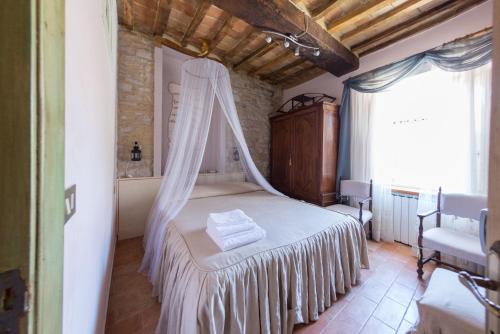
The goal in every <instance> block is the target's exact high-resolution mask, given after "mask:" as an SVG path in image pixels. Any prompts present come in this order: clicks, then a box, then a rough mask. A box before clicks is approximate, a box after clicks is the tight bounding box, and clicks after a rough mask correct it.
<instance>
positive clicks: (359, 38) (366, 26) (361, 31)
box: [118, 0, 485, 88]
mask: <svg viewBox="0 0 500 334" xmlns="http://www.w3.org/2000/svg"><path fill="white" fill-rule="evenodd" d="M484 1H485V0H365V1H360V0H336V1H335V0H293V1H292V3H293V5H294V6H292V7H293V8H289V7H290V6H291V3H290V2H288V1H286V0H252V1H250V0H240V1H236V0H232V2H231V1H229V2H228V1H216V0H215V1H214V0H212V1H206V0H197V1H196V0H118V16H119V22H120V24H122V25H124V26H126V27H128V28H129V29H131V30H135V31H139V32H142V33H145V34H148V35H151V36H156V37H157V38H158V41H159V42H161V43H163V44H165V45H167V46H170V47H174V48H177V49H178V50H181V51H182V50H187V51H188V52H191V53H192V54H198V53H201V52H202V51H204V52H205V53H208V56H209V57H211V58H213V59H217V60H219V61H221V62H223V63H224V64H226V65H227V66H231V67H233V68H234V70H236V71H244V72H246V73H248V74H249V75H251V76H255V77H258V78H259V79H262V80H264V81H267V82H269V83H271V84H276V85H281V86H283V87H285V88H288V87H293V86H295V85H298V84H300V83H302V82H305V81H308V80H310V79H312V78H314V77H316V76H318V75H320V74H322V73H324V72H325V70H328V71H329V72H331V73H334V74H336V75H339V74H343V73H346V72H349V71H352V70H355V69H356V68H357V66H358V63H357V58H356V56H359V57H363V56H365V55H367V54H369V53H372V52H375V51H377V50H380V49H382V48H384V47H387V46H389V45H391V44H393V43H395V42H397V41H399V40H401V39H404V38H407V37H409V36H411V35H413V34H415V33H418V32H420V31H422V30H425V29H428V28H430V27H432V26H434V25H436V24H439V23H441V22H443V21H445V20H448V19H450V18H452V17H455V16H457V15H459V14H460V13H462V12H464V11H466V10H468V9H470V8H472V7H474V6H476V5H478V4H480V3H482V2H484ZM224 3H229V5H224ZM235 3H236V4H237V6H234V4H235ZM270 3H272V4H273V5H272V6H269V4H270ZM214 4H215V5H214ZM256 4H257V5H256ZM216 5H219V6H220V7H222V8H225V9H226V10H228V11H229V12H228V11H224V10H222V9H220V8H219V7H217V6H216ZM245 6H253V7H254V8H250V7H249V8H245ZM255 6H261V7H262V8H259V10H261V13H263V11H264V10H267V9H269V8H268V7H274V8H273V9H274V12H272V13H270V15H271V16H270V17H271V18H272V17H273V16H272V15H275V16H274V17H276V20H268V21H267V22H268V23H269V24H274V25H275V27H276V24H279V22H284V21H283V20H281V21H280V20H279V19H283V18H282V17H281V16H282V15H283V16H285V15H288V16H287V17H285V18H284V19H286V20H289V19H290V15H295V14H296V13H293V11H294V10H295V11H297V14H298V15H303V14H302V12H305V13H306V14H307V15H308V17H310V18H311V19H312V20H310V22H311V23H310V24H309V30H311V31H312V39H309V40H312V41H314V42H317V44H318V45H320V46H321V47H322V50H323V49H324V48H325V49H326V48H327V46H326V45H327V44H328V43H329V44H328V45H330V46H331V45H333V46H332V48H331V50H326V51H332V52H335V53H342V56H343V57H345V59H347V63H349V64H348V65H349V66H346V65H345V64H342V65H340V64H341V63H340V62H337V63H333V64H334V65H331V64H330V65H329V66H325V64H324V62H322V61H321V60H320V59H318V60H317V61H316V60H315V59H314V58H311V57H310V56H309V57H308V56H306V57H302V56H301V57H295V56H294V55H293V52H292V51H290V50H288V49H285V48H283V46H282V45H280V44H278V43H277V42H273V43H271V44H268V43H266V41H265V40H264V38H265V34H263V33H262V32H260V31H259V30H258V29H256V28H254V27H253V26H252V25H250V24H248V23H247V22H246V21H243V20H242V19H240V18H238V17H245V19H246V20H247V21H248V22H250V21H253V22H256V21H254V18H256V19H258V17H259V16H260V15H259V11H257V13H252V9H255ZM231 7H233V8H231ZM236 7H238V9H236V10H233V9H234V8H236ZM240 9H241V10H240ZM238 11H239V12H238ZM233 13H236V14H238V15H237V16H238V17H236V16H233V15H232V14H233ZM242 13H243V14H242ZM249 13H250V14H249ZM240 14H242V15H240ZM246 14H248V15H246ZM289 14H290V15H289ZM252 15H253V16H252ZM263 16H265V15H264V13H263ZM295 16H297V15H295ZM283 26H285V25H283ZM287 27H289V26H287ZM276 30H279V29H276ZM319 30H321V31H319ZM280 31H282V32H295V31H289V30H288V31H287V30H280ZM325 32H326V33H325ZM324 35H327V37H326V38H325V36H324ZM159 37H162V38H159ZM332 37H333V38H332ZM327 39H331V41H326V42H325V43H327V44H324V43H323V42H324V41H325V40H327ZM324 55H328V54H327V52H324V53H323V55H322V57H323V58H324V57H325V56H324ZM350 56H352V57H351V58H349V57H350ZM319 58H321V57H319ZM330 58H331V57H330ZM353 59H354V61H353ZM323 60H324V59H323ZM341 60H343V59H341ZM335 64H339V65H338V66H339V67H340V66H344V68H343V70H342V71H332V66H335Z"/></svg>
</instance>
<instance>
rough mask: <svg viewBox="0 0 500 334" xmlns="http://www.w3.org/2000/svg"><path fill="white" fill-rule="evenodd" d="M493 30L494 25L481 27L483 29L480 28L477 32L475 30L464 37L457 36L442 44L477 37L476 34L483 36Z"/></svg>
mask: <svg viewBox="0 0 500 334" xmlns="http://www.w3.org/2000/svg"><path fill="white" fill-rule="evenodd" d="M492 30H493V27H486V28H484V29H481V30H478V31H476V32H473V33H470V34H467V35H465V36H462V37H457V38H455V39H454V40H452V41H449V42H445V43H443V44H441V46H446V45H448V44H451V43H455V42H459V41H461V40H464V39H467V38H471V37H476V36H481V35H486V34H487V33H489V32H491V31H492Z"/></svg>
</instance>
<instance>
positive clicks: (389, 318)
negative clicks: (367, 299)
mask: <svg viewBox="0 0 500 334" xmlns="http://www.w3.org/2000/svg"><path fill="white" fill-rule="evenodd" d="M405 312H406V307H404V306H403V305H401V304H399V303H397V302H395V301H394V300H392V299H390V298H387V297H385V298H384V299H382V301H381V302H380V303H379V304H378V306H377V308H376V309H375V312H373V316H374V317H375V318H377V319H379V320H381V321H383V322H384V323H385V324H386V325H388V326H390V327H391V328H393V329H395V330H396V329H397V328H398V326H399V323H400V322H401V320H402V319H403V317H404V315H405Z"/></svg>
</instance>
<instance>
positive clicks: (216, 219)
mask: <svg viewBox="0 0 500 334" xmlns="http://www.w3.org/2000/svg"><path fill="white" fill-rule="evenodd" d="M208 219H209V220H212V221H213V224H214V225H218V226H222V225H236V224H244V223H249V222H253V220H252V218H250V217H248V216H247V215H246V214H245V213H244V212H243V211H241V210H240V209H236V210H231V211H226V212H218V213H210V214H209V215H208Z"/></svg>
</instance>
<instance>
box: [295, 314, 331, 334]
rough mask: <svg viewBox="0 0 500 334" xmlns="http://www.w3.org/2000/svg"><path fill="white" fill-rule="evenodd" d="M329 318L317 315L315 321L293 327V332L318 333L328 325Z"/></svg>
mask: <svg viewBox="0 0 500 334" xmlns="http://www.w3.org/2000/svg"><path fill="white" fill-rule="evenodd" d="M329 320H330V319H327V318H326V317H319V319H318V320H317V321H314V322H311V323H310V324H308V325H298V326H295V328H294V329H293V333H294V334H320V333H322V332H323V330H324V329H325V328H326V326H327V325H328V323H329Z"/></svg>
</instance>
